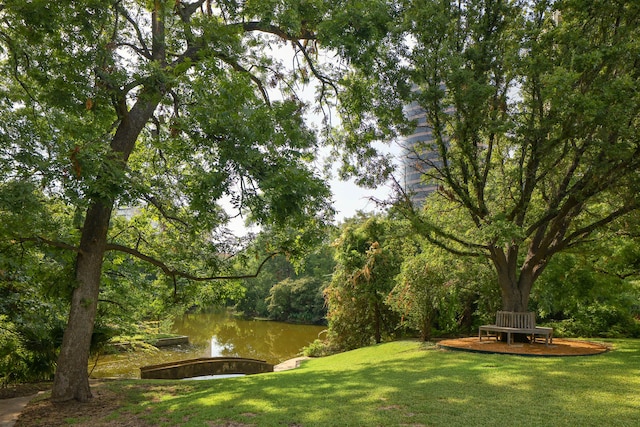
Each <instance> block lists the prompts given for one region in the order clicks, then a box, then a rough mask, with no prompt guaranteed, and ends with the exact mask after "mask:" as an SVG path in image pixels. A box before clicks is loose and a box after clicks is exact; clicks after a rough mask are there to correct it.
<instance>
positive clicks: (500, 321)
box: [478, 311, 553, 346]
mask: <svg viewBox="0 0 640 427" xmlns="http://www.w3.org/2000/svg"><path fill="white" fill-rule="evenodd" d="M483 332H484V336H485V337H495V338H496V340H497V339H498V334H500V333H505V334H507V344H508V345H511V343H512V334H526V335H530V336H531V342H535V341H536V338H537V337H544V343H545V345H547V346H548V345H549V343H553V328H545V327H540V326H536V324H535V313H533V312H513V311H499V312H497V313H496V324H495V325H482V326H480V328H479V329H478V339H479V340H480V341H482V336H483Z"/></svg>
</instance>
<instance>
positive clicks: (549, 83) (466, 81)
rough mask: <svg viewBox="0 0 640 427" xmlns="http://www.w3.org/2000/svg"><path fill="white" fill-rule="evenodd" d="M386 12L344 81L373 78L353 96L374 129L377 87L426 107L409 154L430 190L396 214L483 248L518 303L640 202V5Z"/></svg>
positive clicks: (581, 1)
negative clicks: (389, 17) (420, 134)
mask: <svg viewBox="0 0 640 427" xmlns="http://www.w3.org/2000/svg"><path fill="white" fill-rule="evenodd" d="M393 10H394V13H396V14H397V16H398V17H399V18H397V19H395V20H394V21H393V23H392V24H391V25H390V26H389V30H388V32H387V33H386V35H384V36H383V37H378V38H377V39H374V40H373V41H371V40H369V41H368V45H369V46H371V45H372V44H375V45H376V48H375V49H372V48H370V49H369V50H368V51H360V52H358V53H357V54H353V55H351V57H352V61H353V65H354V66H356V67H358V68H359V70H360V71H359V72H358V73H354V76H353V78H352V81H353V82H356V83H357V86H358V87H359V88H363V87H369V88H375V90H373V91H369V100H367V101H366V102H361V103H360V104H358V105H360V106H362V107H365V108H367V109H368V111H370V112H373V113H375V114H376V115H377V116H378V117H381V118H383V119H385V120H381V121H380V122H379V124H381V125H385V124H386V118H388V116H389V115H388V112H386V111H385V108H384V107H385V104H384V103H381V102H375V100H376V99H380V96H378V95H380V94H388V93H389V92H391V93H393V94H394V96H396V97H397V98H398V99H402V100H403V101H404V102H405V103H411V102H414V103H417V104H418V105H419V106H420V107H421V108H422V110H423V111H424V113H425V118H424V121H422V122H420V123H419V124H420V125H421V126H425V127H424V128H423V130H424V131H425V132H430V133H431V138H429V139H428V140H427V141H425V142H423V143H419V144H417V145H415V146H414V147H413V148H412V151H411V154H412V156H413V161H414V164H415V165H416V166H417V167H418V168H419V170H420V171H421V173H422V175H423V179H424V180H425V181H426V182H429V183H431V184H435V185H436V186H437V188H438V191H437V192H436V194H434V195H433V197H432V198H431V200H429V201H427V203H426V205H425V209H424V210H422V211H420V210H419V209H416V208H415V207H414V206H412V205H411V204H410V203H405V204H404V212H405V213H406V214H407V215H408V216H409V217H410V218H411V219H412V221H413V223H414V225H415V226H416V227H417V229H418V230H419V231H420V233H421V234H422V235H424V236H425V237H427V238H428V239H429V240H430V241H431V242H432V243H434V244H436V245H438V246H441V247H443V248H446V249H448V250H449V251H451V252H453V253H456V254H459V255H470V256H485V257H487V258H488V259H489V260H490V261H491V263H492V264H493V266H494V267H495V271H496V273H497V281H498V284H499V287H500V289H501V293H502V305H503V308H504V309H505V310H515V311H525V310H527V308H528V302H529V295H530V292H531V289H532V286H533V284H534V282H535V280H536V279H537V278H538V277H540V274H541V273H542V272H543V271H544V269H545V267H546V266H547V264H548V262H549V260H550V259H551V258H552V257H553V256H554V255H555V254H557V253H559V252H560V251H564V250H567V249H569V248H572V247H575V246H577V245H580V244H584V243H585V242H588V239H589V238H590V236H592V233H593V232H594V231H595V230H598V229H600V228H602V227H605V226H609V227H615V226H616V225H618V224H620V221H622V220H623V219H624V218H625V216H626V215H628V214H629V213H630V212H633V211H637V210H638V209H639V208H640V199H639V194H640V191H639V190H640V172H639V171H640V169H639V167H640V138H639V134H638V131H639V128H640V127H639V124H640V123H639V119H640V115H639V113H640V97H639V96H638V94H639V93H640V61H639V58H640V43H638V40H640V5H639V4H638V2H632V1H600V0H595V1H594V0H555V1H551V0H549V1H535V2H534V1H527V0H517V1H516V0H465V1H458V0H456V1H450V0H422V1H399V2H394V4H393ZM374 42H375V43H374ZM372 50H373V53H371V51H372ZM390 51H393V52H394V55H389V52H390ZM389 56H395V57H396V59H395V61H393V62H389V61H384V60H382V59H384V58H385V57H389ZM372 58H377V60H372ZM403 77H406V84H403V83H402V82H403ZM356 83H354V85H353V87H355V86H356ZM410 86H413V88H411V87H410ZM350 95H351V100H352V104H353V105H355V103H356V101H357V100H363V99H366V98H365V95H362V94H361V93H358V92H355V91H353V92H352V93H351V94H350ZM387 97H388V95H387ZM361 116H362V117H364V118H365V119H366V118H367V116H366V115H365V114H364V113H363V114H361ZM363 123H364V122H363ZM369 123H370V122H369ZM415 125H416V123H414V126H415ZM361 128H362V127H361ZM428 153H436V154H437V155H435V156H434V155H431V154H428ZM404 200H408V198H404Z"/></svg>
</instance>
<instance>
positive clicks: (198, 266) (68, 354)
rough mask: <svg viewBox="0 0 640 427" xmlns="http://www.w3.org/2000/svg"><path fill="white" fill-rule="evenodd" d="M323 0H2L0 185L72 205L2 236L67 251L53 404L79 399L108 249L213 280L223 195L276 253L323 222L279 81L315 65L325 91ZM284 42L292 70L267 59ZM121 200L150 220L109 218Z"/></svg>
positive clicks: (177, 279)
mask: <svg viewBox="0 0 640 427" xmlns="http://www.w3.org/2000/svg"><path fill="white" fill-rule="evenodd" d="M322 6H323V3H322V2H299V1H287V0H270V1H264V0H259V1H252V0H248V1H243V2H238V1H235V0H219V1H214V0H193V1H179V0H175V1H167V0H109V1H104V0H84V1H76V2H56V1H45V0H39V1H32V2H24V1H13V0H4V1H2V2H0V21H1V22H2V24H1V26H0V67H1V68H2V73H1V75H2V78H1V79H2V80H1V81H0V103H1V105H0V114H1V116H2V117H1V118H0V123H1V124H0V139H1V144H0V147H1V148H0V150H1V151H0V170H1V171H2V176H1V179H2V182H3V183H4V184H7V185H9V184H10V183H14V182H26V183H30V184H32V185H34V186H35V187H36V188H39V189H40V190H39V191H40V192H41V193H42V194H43V195H44V196H43V198H42V203H47V199H48V200H50V201H55V203H60V202H62V203H64V204H66V206H70V207H71V209H67V212H68V213H69V214H70V215H72V216H73V219H74V221H75V224H76V226H77V229H76V231H75V232H74V233H71V234H69V235H61V234H60V233H58V230H57V229H56V228H55V227H49V228H43V229H29V228H27V227H21V226H20V224H18V226H16V227H15V228H13V229H11V230H5V231H7V233H6V234H5V235H4V236H3V238H4V239H5V244H23V245H27V244H37V245H45V246H46V245H49V246H51V247H56V248H58V249H63V250H69V251H72V252H73V253H75V261H74V265H73V268H72V271H73V273H72V275H73V277H70V278H69V282H70V284H71V285H72V287H73V294H72V295H73V296H72V300H71V304H70V312H69V318H68V324H67V327H66V330H65V334H64V340H63V343H62V348H61V351H60V355H59V359H58V364H57V370H56V375H55V381H54V385H53V395H52V397H53V399H55V400H58V401H60V400H68V399H77V400H80V401H86V400H87V399H88V398H90V397H91V392H90V388H89V382H88V376H87V360H88V357H89V347H90V343H91V337H92V332H93V326H94V321H95V317H96V310H97V305H98V301H99V295H100V284H101V275H102V274H103V261H104V259H105V254H106V253H108V252H109V251H121V252H124V253H127V254H129V255H131V256H133V257H136V258H137V259H140V260H143V261H145V262H149V263H151V264H152V265H155V266H156V267H158V268H159V269H160V270H161V271H162V272H163V273H164V274H166V275H167V277H169V278H170V280H172V282H173V285H174V287H175V288H176V289H178V288H179V287H180V286H181V283H182V282H181V281H184V280H191V281H203V280H212V279H216V278H218V277H221V276H224V274H223V273H224V272H223V271H221V269H222V266H221V263H222V262H223V261H224V260H225V258H227V256H228V255H230V254H231V253H232V252H233V250H234V247H233V246H229V245H224V244H216V243H221V242H223V241H224V240H225V239H224V236H225V235H226V233H227V231H228V230H227V229H226V228H225V226H224V225H225V223H226V222H227V221H228V220H229V219H230V214H228V213H226V212H225V211H224V209H223V208H222V207H221V206H223V205H221V204H220V203H219V202H221V201H226V205H227V206H231V207H232V208H234V209H236V211H237V212H243V213H245V214H247V215H248V216H249V217H250V218H251V219H252V220H253V221H254V222H256V223H258V224H262V225H267V226H268V227H269V228H270V229H272V230H274V235H275V236H277V237H278V238H274V239H273V240H272V241H271V242H270V244H271V250H272V251H273V252H276V251H284V250H288V251H293V250H296V249H299V246H300V245H302V244H304V242H305V241H307V240H308V239H309V238H310V237H312V236H313V234H314V232H315V233H317V230H318V229H319V227H320V226H321V225H322V224H323V222H325V221H326V220H327V219H328V218H329V216H330V211H331V208H330V205H329V201H330V200H329V199H330V197H329V195H330V193H329V191H328V189H327V186H326V185H325V183H324V181H323V180H322V179H320V177H319V174H318V173H317V171H316V168H315V167H316V164H315V163H314V158H315V154H316V151H317V144H318V142H317V138H316V136H315V134H314V132H312V131H311V130H310V129H309V128H308V127H307V126H306V125H305V123H304V120H303V114H304V112H305V108H306V106H305V105H304V103H303V102H302V101H300V99H299V98H298V97H297V96H296V95H295V93H294V92H293V91H292V90H291V89H292V88H294V87H295V85H296V82H295V80H294V78H295V77H297V78H298V79H299V80H304V81H307V80H308V79H309V77H310V76H312V75H315V76H316V77H319V79H320V80H319V81H320V82H321V85H320V87H321V90H320V91H319V92H318V94H319V95H320V96H326V95H327V93H328V88H329V85H328V81H327V80H326V79H325V78H324V77H323V75H322V74H321V70H320V68H318V67H317V66H314V65H313V60H314V58H316V56H315V55H316V54H317V46H316V43H315V35H314V28H315V26H316V24H317V22H318V21H319V19H320V18H321V17H322V16H323V14H324V11H323V10H322V9H321V7H322ZM284 46H289V47H293V49H292V50H293V51H294V52H295V53H296V54H295V55H294V56H293V64H294V66H293V67H283V66H282V65H281V64H280V63H279V62H278V61H277V60H275V59H273V52H274V51H275V50H276V49H279V48H281V47H284ZM270 56H271V57H270ZM287 70H291V71H292V73H289V72H288V71H287ZM279 94H282V95H279ZM125 206H131V207H135V208H136V209H137V212H138V213H140V214H142V215H146V217H147V218H148V219H147V221H148V222H149V223H150V224H151V225H152V227H146V230H147V232H146V233H145V232H143V231H141V229H138V228H137V227H136V225H135V223H131V224H129V225H124V226H122V227H119V228H114V227H113V224H114V221H113V218H112V215H113V213H114V211H115V209H119V208H122V207H125ZM23 214H24V215H26V216H28V215H29V212H27V211H25V212H23ZM27 224H28V222H27ZM148 230H153V232H151V233H149V232H148ZM292 230H293V231H292ZM314 230H316V231H314ZM126 243H131V244H130V245H127V244H126ZM187 260H191V262H187ZM193 260H196V261H197V262H195V261H193ZM189 267H192V268H189Z"/></svg>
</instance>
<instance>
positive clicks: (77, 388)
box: [52, 201, 113, 402]
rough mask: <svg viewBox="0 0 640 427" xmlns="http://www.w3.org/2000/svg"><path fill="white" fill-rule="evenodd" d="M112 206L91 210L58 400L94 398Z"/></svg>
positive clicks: (99, 205) (56, 393) (106, 204)
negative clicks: (92, 363)
mask: <svg viewBox="0 0 640 427" xmlns="http://www.w3.org/2000/svg"><path fill="white" fill-rule="evenodd" d="M112 207H113V203H112V202H109V201H106V202H105V201H102V202H95V203H94V204H93V205H92V206H91V207H89V209H88V210H87V216H86V218H85V222H84V228H83V233H82V240H81V241H80V253H79V254H78V257H77V260H76V263H77V264H76V275H75V279H76V284H75V285H76V288H75V290H74V291H73V297H72V300H71V309H70V312H69V320H68V323H67V328H66V329H65V332H64V337H63V342H62V348H61V350H60V356H59V357H58V366H57V369H56V374H55V379H54V382H53V391H52V399H53V400H54V401H66V400H71V399H76V400H78V401H80V402H86V401H87V400H88V399H89V398H90V397H91V391H90V389H89V377H88V373H87V362H88V360H89V350H90V347H91V336H92V334H93V324H94V321H95V318H96V311H97V306H98V294H99V292H100V275H101V273H102V259H103V256H104V251H105V246H106V243H107V231H108V229H109V220H110V218H111V210H112Z"/></svg>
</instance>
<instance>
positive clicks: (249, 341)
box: [90, 312, 324, 378]
mask: <svg viewBox="0 0 640 427" xmlns="http://www.w3.org/2000/svg"><path fill="white" fill-rule="evenodd" d="M323 329H324V327H322V326H314V325H293V324H288V323H281V322H266V321H256V320H244V319H238V318H235V317H233V316H231V315H229V314H228V313H226V312H212V313H198V314H187V315H185V316H183V317H182V318H180V319H178V320H177V321H176V322H175V324H174V325H173V332H174V333H176V334H182V335H187V336H188V337H189V341H190V345H189V346H183V347H172V348H169V349H163V350H153V349H152V350H146V351H137V352H132V353H121V354H116V355H108V356H102V357H101V358H100V359H99V360H98V363H97V365H96V366H95V369H94V370H93V373H92V375H93V376H94V377H98V378H99V377H113V376H119V377H123V378H139V376H140V371H139V368H140V367H141V366H145V365H153V364H158V363H166V362H172V361H176V360H183V359H192V358H197V357H218V356H235V357H247V358H254V359H260V360H266V361H267V362H269V363H272V364H274V365H275V364H278V363H280V362H283V361H285V360H287V359H290V358H292V357H295V356H297V355H298V354H299V353H300V350H301V349H302V347H304V346H306V345H308V344H309V343H311V342H313V340H315V339H316V338H318V334H319V333H320V332H321V331H322V330H323ZM92 365H93V363H92ZM90 369H91V366H90Z"/></svg>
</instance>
